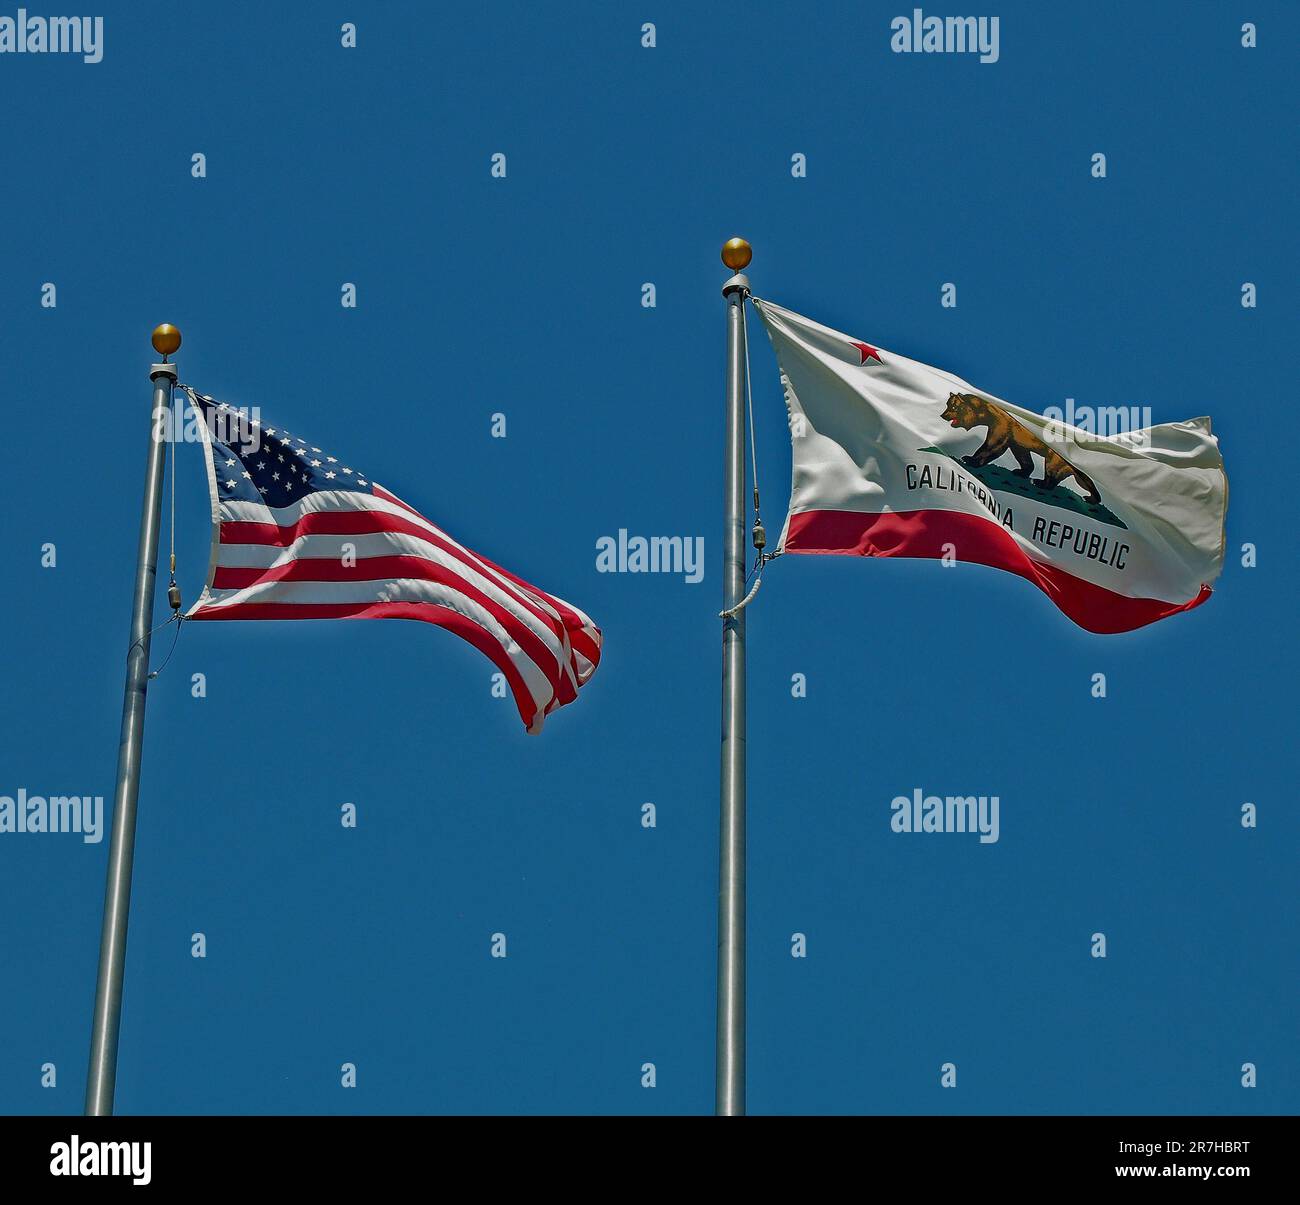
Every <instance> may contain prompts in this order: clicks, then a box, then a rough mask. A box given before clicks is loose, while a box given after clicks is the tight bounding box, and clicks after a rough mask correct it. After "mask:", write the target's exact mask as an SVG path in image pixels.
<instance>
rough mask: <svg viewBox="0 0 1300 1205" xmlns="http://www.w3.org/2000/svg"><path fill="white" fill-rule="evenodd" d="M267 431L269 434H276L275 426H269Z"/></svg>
mask: <svg viewBox="0 0 1300 1205" xmlns="http://www.w3.org/2000/svg"><path fill="white" fill-rule="evenodd" d="M266 433H267V434H268V435H274V434H275V428H274V427H267V429H266Z"/></svg>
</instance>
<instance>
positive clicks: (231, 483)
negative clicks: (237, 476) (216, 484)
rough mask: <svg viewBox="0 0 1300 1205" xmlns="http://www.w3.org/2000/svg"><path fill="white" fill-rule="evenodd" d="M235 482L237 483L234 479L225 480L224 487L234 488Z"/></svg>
mask: <svg viewBox="0 0 1300 1205" xmlns="http://www.w3.org/2000/svg"><path fill="white" fill-rule="evenodd" d="M236 484H238V483H237V482H235V481H234V480H231V481H227V482H226V489H228V490H233V489H234V488H235V486H236Z"/></svg>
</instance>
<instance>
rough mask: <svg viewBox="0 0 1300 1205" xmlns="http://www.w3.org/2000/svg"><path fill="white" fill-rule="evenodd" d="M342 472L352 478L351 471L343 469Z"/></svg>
mask: <svg viewBox="0 0 1300 1205" xmlns="http://www.w3.org/2000/svg"><path fill="white" fill-rule="evenodd" d="M343 471H344V472H345V473H346V474H347V475H348V476H349V477H351V476H352V470H351V469H344V470H343Z"/></svg>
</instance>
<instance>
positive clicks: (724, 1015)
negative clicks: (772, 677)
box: [715, 239, 752, 1117]
mask: <svg viewBox="0 0 1300 1205" xmlns="http://www.w3.org/2000/svg"><path fill="white" fill-rule="evenodd" d="M751 257H752V252H751V250H750V246H749V244H748V243H747V242H745V240H744V239H731V240H730V241H728V242H727V243H726V244H725V245H724V246H723V248H722V262H723V263H724V264H726V265H727V267H728V268H730V269H731V270H732V272H733V273H735V275H733V276H732V277H731V278H730V279H729V280H728V281H727V282H726V283H725V284H724V285H723V286H722V295H723V296H724V297H725V298H726V299H727V444H726V483H725V487H724V489H725V505H726V525H725V528H724V532H723V537H724V538H723V557H722V599H723V602H722V606H723V610H724V613H725V612H729V611H731V610H732V608H734V607H735V606H736V604H737V603H739V602H740V601H741V598H742V597H743V595H744V593H745V384H746V381H745V298H746V297H747V296H748V295H749V280H748V279H747V278H746V277H745V276H744V275H743V273H742V269H743V268H745V267H747V266H748V264H749V261H750V259H751ZM720 821H721V824H720V829H721V833H720V855H719V860H718V1035H717V1097H716V1106H715V1109H716V1112H717V1113H718V1115H719V1116H723V1117H737V1116H740V1115H742V1114H743V1113H744V1112H745V612H744V611H743V610H740V611H736V612H735V613H734V614H729V615H728V614H724V617H723V621H722V790H721V807H720Z"/></svg>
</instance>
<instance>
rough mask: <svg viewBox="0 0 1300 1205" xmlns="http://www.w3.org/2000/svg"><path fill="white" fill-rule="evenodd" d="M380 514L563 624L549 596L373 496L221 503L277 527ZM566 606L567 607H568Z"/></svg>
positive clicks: (226, 513) (224, 510)
mask: <svg viewBox="0 0 1300 1205" xmlns="http://www.w3.org/2000/svg"><path fill="white" fill-rule="evenodd" d="M347 511H351V512H357V511H378V512H379V513H380V514H385V515H396V516H397V517H398V518H399V519H405V520H407V521H408V522H409V523H413V524H414V525H415V526H417V527H422V528H424V530H425V531H428V532H431V533H432V534H434V535H436V536H438V537H439V538H441V539H443V540H446V541H447V543H448V544H450V545H451V546H452V547H453V548H455V549H457V550H458V551H460V552H463V553H464V554H465V555H466V556H467V557H469V558H470V559H471V560H473V561H474V562H475V564H476V565H477V566H478V568H479V571H480V572H481V573H485V574H489V575H491V577H492V579H493V580H494V581H495V582H497V584H498V585H499V586H500V587H501V588H502V589H503V590H508V591H509V592H510V593H512V594H514V595H516V596H517V597H519V598H521V599H522V598H529V599H531V600H532V601H533V602H535V603H537V605H538V606H540V607H542V608H543V609H544V610H546V611H548V612H549V613H550V614H551V617H552V618H553V619H555V620H556V621H557V622H560V623H563V620H562V619H561V617H560V614H559V612H557V611H556V610H555V608H554V607H553V606H551V602H550V599H549V597H548V596H547V595H546V594H544V593H542V592H540V591H538V590H532V589H529V590H525V589H523V588H522V587H520V586H518V585H516V584H515V583H514V582H512V581H511V580H510V579H509V578H507V577H503V576H502V575H501V574H500V573H498V572H497V571H496V570H494V569H492V568H491V567H490V566H488V565H485V564H484V563H483V561H482V560H481V559H480V558H479V556H478V554H477V553H475V552H473V551H471V550H470V549H468V548H466V547H465V546H464V545H463V544H461V543H459V542H457V541H456V540H455V539H453V538H452V537H451V536H449V535H448V534H447V533H446V532H445V531H443V530H442V528H441V527H438V526H437V525H436V524H434V523H431V522H429V520H428V519H426V518H425V517H424V516H423V515H421V514H417V513H416V512H414V511H412V510H409V509H408V508H407V507H405V506H399V505H397V503H395V502H389V501H388V500H387V499H386V498H379V497H376V496H375V495H373V494H360V493H357V492H356V491H355V490H317V491H316V492H315V493H312V494H308V495H307V496H306V497H305V498H299V499H298V501H297V502H294V503H292V504H291V505H289V506H267V505H266V504H265V503H264V502H242V501H240V500H239V499H237V498H230V499H224V498H223V499H222V500H221V517H222V519H229V520H233V521H235V522H239V523H273V524H275V525H276V526H277V527H292V526H293V525H294V524H295V523H296V522H298V520H299V519H301V518H302V517H303V515H308V514H324V513H328V512H347ZM568 605H569V604H568V603H565V606H568Z"/></svg>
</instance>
